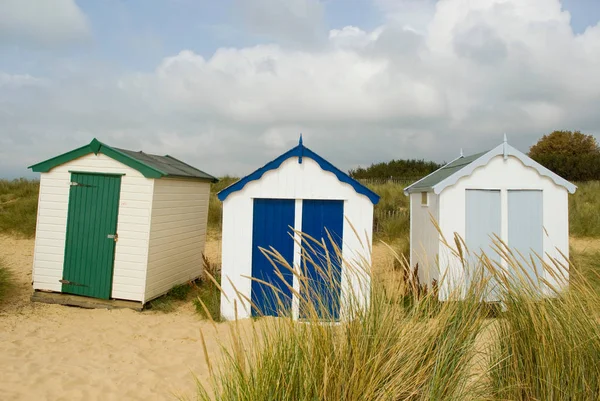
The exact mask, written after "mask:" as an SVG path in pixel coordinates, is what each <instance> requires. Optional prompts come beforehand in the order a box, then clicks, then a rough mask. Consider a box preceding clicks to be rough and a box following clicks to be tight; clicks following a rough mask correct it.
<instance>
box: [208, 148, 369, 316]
mask: <svg viewBox="0 0 600 401" xmlns="http://www.w3.org/2000/svg"><path fill="white" fill-rule="evenodd" d="M218 196H219V199H220V200H221V201H222V202H223V245H222V271H221V286H222V288H223V293H222V296H221V314H222V316H223V317H224V318H225V319H234V318H235V317H237V318H246V317H250V316H257V315H280V314H282V313H291V314H292V315H293V316H294V317H300V318H302V317H303V316H302V314H303V312H302V310H303V308H302V305H300V304H299V302H298V301H297V300H296V299H295V297H294V296H293V291H292V288H293V289H294V290H295V291H300V288H299V283H298V278H297V276H295V275H294V274H292V272H290V271H289V270H286V269H279V271H280V272H281V276H278V275H277V270H278V269H276V268H275V267H274V265H273V264H272V263H271V261H270V260H269V258H267V257H266V256H265V254H264V253H263V252H262V251H261V248H263V249H274V250H276V251H277V252H279V253H280V255H281V256H282V257H283V258H285V260H286V262H287V263H288V264H289V266H294V268H295V269H297V270H296V271H298V272H302V274H304V275H305V277H310V278H311V280H309V282H310V283H311V284H309V285H313V286H315V287H318V288H316V290H315V291H314V294H321V295H322V297H321V298H320V300H319V301H320V302H325V303H326V304H327V305H326V306H327V308H328V314H327V316H329V317H332V318H334V319H335V318H338V317H343V316H344V311H345V308H346V306H347V303H346V302H345V301H344V300H348V299H349V297H350V296H352V299H356V300H358V302H359V303H361V304H362V305H363V306H364V305H365V304H366V302H367V300H368V293H369V289H370V261H371V255H370V250H371V245H372V231H373V205H375V204H376V203H377V202H378V201H379V196H378V195H377V194H375V193H374V192H372V191H371V190H369V189H368V188H366V187H365V186H363V185H362V184H360V183H359V182H357V181H356V180H354V179H352V178H351V177H350V176H348V175H347V174H346V173H344V172H342V171H341V170H339V169H337V168H336V167H334V166H333V165H332V164H331V163H329V162H328V161H327V160H325V159H324V158H322V157H321V156H319V155H317V154H316V153H315V152H313V151H311V150H310V149H308V148H306V147H305V146H304V145H303V143H302V138H300V142H299V144H298V146H296V147H294V148H292V149H291V150H289V151H287V152H286V153H284V154H282V155H281V156H279V157H277V158H276V159H275V160H273V161H271V162H270V163H268V164H266V165H265V166H263V167H261V168H260V169H258V170H256V171H255V172H253V173H252V174H250V175H248V176H246V177H244V178H242V179H241V180H239V181H238V182H236V183H234V184H232V185H231V186H229V187H228V188H226V189H224V190H223V191H221V192H220V193H219V194H218ZM297 232H302V233H305V234H307V235H309V236H311V237H312V238H314V239H315V240H317V241H319V242H322V243H324V244H325V247H326V249H327V252H328V253H329V254H330V255H332V259H333V258H335V254H336V252H335V248H336V247H337V248H338V249H339V250H341V254H342V256H343V258H342V259H343V260H339V261H338V262H336V263H331V266H333V267H332V268H331V269H332V270H333V272H332V274H331V278H332V279H331V280H329V282H327V283H326V282H325V281H328V280H321V279H320V277H322V276H321V275H319V274H315V271H313V270H315V269H318V267H315V265H317V266H318V264H319V263H325V260H323V259H322V258H318V257H313V256H315V255H311V251H310V249H308V247H303V246H301V241H300V239H299V235H298V233H297ZM302 248H305V249H304V253H303V249H302ZM303 255H304V256H303ZM306 255H309V257H311V258H312V260H313V261H315V262H316V263H315V264H311V263H305V262H303V258H304V257H306ZM355 262H358V263H359V264H360V265H361V266H362V267H363V268H365V269H366V270H365V271H362V272H358V271H357V269H354V268H353V269H352V270H353V272H352V273H350V271H349V265H348V264H349V263H352V264H354V263H355ZM321 267H323V270H325V269H327V268H326V267H325V266H321ZM282 280H285V282H282ZM263 282H264V283H269V284H271V285H273V286H275V287H276V288H278V289H279V291H280V293H279V294H278V296H277V295H275V294H274V291H273V290H272V288H273V287H269V286H268V285H265V284H263ZM336 283H337V284H336ZM307 291H308V290H307ZM275 299H278V301H280V303H279V302H277V301H275Z"/></svg>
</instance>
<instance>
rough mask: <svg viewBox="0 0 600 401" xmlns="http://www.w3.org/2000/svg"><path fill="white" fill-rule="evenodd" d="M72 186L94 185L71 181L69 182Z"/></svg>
mask: <svg viewBox="0 0 600 401" xmlns="http://www.w3.org/2000/svg"><path fill="white" fill-rule="evenodd" d="M69 185H71V186H72V187H90V188H91V187H94V185H88V184H82V183H80V182H75V181H71V182H70V184H69Z"/></svg>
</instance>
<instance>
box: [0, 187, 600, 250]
mask: <svg viewBox="0 0 600 401" xmlns="http://www.w3.org/2000/svg"><path fill="white" fill-rule="evenodd" d="M236 180H237V178H235V177H229V176H226V177H222V178H221V179H220V181H219V182H218V183H216V184H213V185H212V186H211V194H210V203H209V210H208V229H209V231H210V232H211V233H213V234H214V235H216V236H220V230H221V222H222V215H223V210H222V203H221V202H220V201H219V200H218V198H217V193H218V192H219V191H221V190H222V189H224V188H226V187H227V186H229V185H231V184H232V183H234V182H235V181H236ZM409 184H410V182H405V183H398V182H390V183H384V184H368V187H369V188H371V189H372V190H373V191H375V192H376V193H378V194H379V195H380V196H381V200H380V202H379V204H377V205H376V206H375V211H374V218H375V222H374V228H375V230H374V237H375V239H380V240H384V241H388V242H391V241H393V240H395V239H397V238H403V237H405V236H407V235H408V232H409V230H410V212H409V199H408V197H407V196H405V195H404V193H403V189H404V187H405V186H407V185H409ZM38 192H39V181H37V180H27V179H18V180H12V181H10V180H0V233H7V234H11V235H19V236H25V237H33V236H34V234H35V223H36V217H37V202H38ZM569 224H570V232H571V235H575V236H579V237H600V182H597V181H590V182H584V183H578V189H577V191H576V192H575V194H573V195H570V196H569Z"/></svg>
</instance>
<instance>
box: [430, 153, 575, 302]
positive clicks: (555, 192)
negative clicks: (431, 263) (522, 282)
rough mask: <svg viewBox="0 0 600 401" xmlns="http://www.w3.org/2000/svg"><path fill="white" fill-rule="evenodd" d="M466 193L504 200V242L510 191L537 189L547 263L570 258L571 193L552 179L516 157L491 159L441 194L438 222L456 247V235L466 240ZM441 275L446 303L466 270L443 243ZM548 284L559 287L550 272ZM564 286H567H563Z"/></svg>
mask: <svg viewBox="0 0 600 401" xmlns="http://www.w3.org/2000/svg"><path fill="white" fill-rule="evenodd" d="M467 189H496V190H500V191H501V197H502V200H501V201H502V204H501V209H502V233H501V237H502V240H503V241H505V242H506V241H507V238H508V214H507V209H508V206H507V190H509V189H535V190H542V191H543V208H544V210H543V221H544V229H545V232H544V254H545V256H544V259H545V261H546V262H549V261H550V258H554V259H557V260H559V261H564V259H563V257H562V256H561V255H560V252H562V253H563V254H565V255H566V256H567V257H568V256H569V203H568V192H567V190H566V189H565V188H564V187H561V186H558V185H556V184H555V183H554V182H553V181H552V180H551V179H549V178H547V177H543V176H541V175H540V174H538V172H537V171H536V170H535V169H533V168H531V167H527V166H525V165H523V163H521V161H520V160H519V159H517V158H515V157H510V156H509V157H508V159H507V160H504V158H503V157H502V156H496V157H494V158H492V159H491V160H490V161H489V163H488V164H487V165H485V166H482V167H479V168H477V169H476V170H474V171H473V173H472V174H471V175H470V176H468V177H463V178H461V179H460V180H459V181H458V182H457V183H456V184H454V185H452V186H450V187H448V188H446V189H444V190H443V191H442V192H441V193H440V194H439V197H440V198H439V222H440V227H441V229H442V233H443V235H444V237H445V238H446V239H447V240H448V242H449V243H451V244H452V243H453V237H454V233H457V234H459V235H460V236H461V237H462V238H463V239H464V238H465V224H466V215H465V191H466V190H467ZM439 254H440V275H444V274H446V275H447V277H445V278H444V281H443V283H442V286H441V287H440V298H441V299H446V298H447V296H448V294H449V293H450V292H451V291H452V290H453V288H455V286H456V285H460V284H459V283H461V282H462V279H463V274H462V273H463V268H462V265H461V263H460V260H459V259H458V258H456V257H455V256H454V255H452V254H451V253H450V252H449V251H448V249H447V248H446V247H445V246H444V245H443V244H441V243H440V248H439ZM544 278H545V279H546V280H548V281H549V282H550V283H552V284H554V285H558V284H559V283H556V282H555V281H554V280H553V279H552V278H551V277H550V274H549V273H548V272H545V277H544ZM562 284H563V285H564V284H566V283H562Z"/></svg>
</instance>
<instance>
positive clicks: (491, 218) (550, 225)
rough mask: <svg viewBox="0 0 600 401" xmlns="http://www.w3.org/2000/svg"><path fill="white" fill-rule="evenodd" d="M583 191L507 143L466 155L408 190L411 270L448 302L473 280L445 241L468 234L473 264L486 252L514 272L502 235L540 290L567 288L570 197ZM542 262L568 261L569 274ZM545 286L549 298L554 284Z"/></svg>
mask: <svg viewBox="0 0 600 401" xmlns="http://www.w3.org/2000/svg"><path fill="white" fill-rule="evenodd" d="M461 153H462V152H461ZM575 190H576V186H575V185H573V184H571V183H570V182H568V181H566V180H565V179H563V178H561V177H559V176H558V175H557V174H555V173H553V172H552V171H550V170H548V169H547V168H545V167H543V166H542V165H540V164H539V163H537V162H536V161H534V160H533V159H531V158H530V157H528V156H527V155H525V154H524V153H522V152H520V151H518V150H517V149H515V148H514V147H512V146H510V145H509V144H508V143H507V142H506V137H505V139H504V143H502V144H500V145H499V146H497V147H496V148H494V149H492V150H490V151H487V152H482V153H478V154H475V155H472V156H463V155H462V154H461V156H460V157H458V158H457V159H455V160H453V161H451V162H450V163H448V164H446V165H445V166H443V167H442V168H440V169H439V170H437V171H435V172H433V173H432V174H430V175H428V176H426V177H424V178H423V179H421V180H419V181H417V182H415V183H413V184H412V185H410V186H409V187H407V188H405V190H404V192H405V194H406V195H408V196H410V224H411V226H410V243H411V252H410V264H411V266H412V268H413V269H418V275H419V280H420V282H421V284H426V285H428V286H431V285H436V283H437V284H438V285H439V296H440V298H441V299H442V300H443V299H447V297H448V296H449V294H450V293H452V292H453V291H456V290H457V286H464V288H466V286H467V283H468V282H469V279H468V276H469V274H468V272H467V271H465V270H466V269H467V268H468V267H467V268H465V267H464V266H463V262H462V261H461V259H460V257H458V256H457V255H455V254H453V253H452V252H450V250H449V249H448V246H447V245H445V244H444V241H443V240H442V238H444V239H445V240H446V241H447V242H448V243H449V244H451V245H454V238H455V235H458V236H460V237H461V238H462V239H463V240H464V242H465V245H466V246H467V248H468V249H469V251H470V253H471V257H472V258H473V260H470V261H468V264H470V265H474V264H476V262H477V261H476V258H477V255H481V252H485V254H486V255H487V256H488V257H489V258H490V259H491V260H492V261H494V262H496V263H499V264H500V265H504V266H506V267H507V263H506V261H504V260H502V258H501V257H500V255H498V253H497V252H495V251H494V245H493V244H494V238H496V237H497V238H500V239H501V240H502V242H504V243H505V244H507V246H508V247H509V249H510V250H512V252H513V253H515V255H516V257H517V259H518V260H520V262H522V265H523V266H524V267H525V268H526V270H527V273H528V274H529V275H530V276H531V277H532V279H533V280H535V281H536V282H537V283H538V284H541V283H544V281H545V282H547V283H548V284H550V285H552V287H553V288H562V287H563V286H565V285H566V284H567V280H566V279H568V270H566V269H568V265H566V263H565V262H566V261H565V257H567V258H568V256H569V200H568V195H569V193H571V194H572V193H574V192H575ZM434 221H435V222H436V223H437V224H438V227H436V226H435V224H434ZM496 243H498V242H497V241H496ZM540 258H541V259H540ZM532 260H533V261H534V263H531V261H532ZM542 260H543V261H544V262H546V263H548V265H549V266H554V264H553V263H552V260H557V261H559V262H563V263H564V264H565V266H564V267H565V270H564V271H560V272H559V271H556V272H552V271H548V270H547V269H544V268H542ZM553 269H556V270H558V269H559V267H557V266H554V267H553ZM554 273H557V274H554ZM538 276H539V278H536V277H538ZM559 277H564V278H565V279H564V280H562V279H558V278H559ZM538 288H539V289H540V291H541V292H542V293H544V292H549V289H548V287H547V286H546V285H539V286H538ZM459 293H460V292H459ZM498 295H499V294H498V292H497V291H490V292H489V293H488V298H489V299H488V300H489V301H497V300H498Z"/></svg>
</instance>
